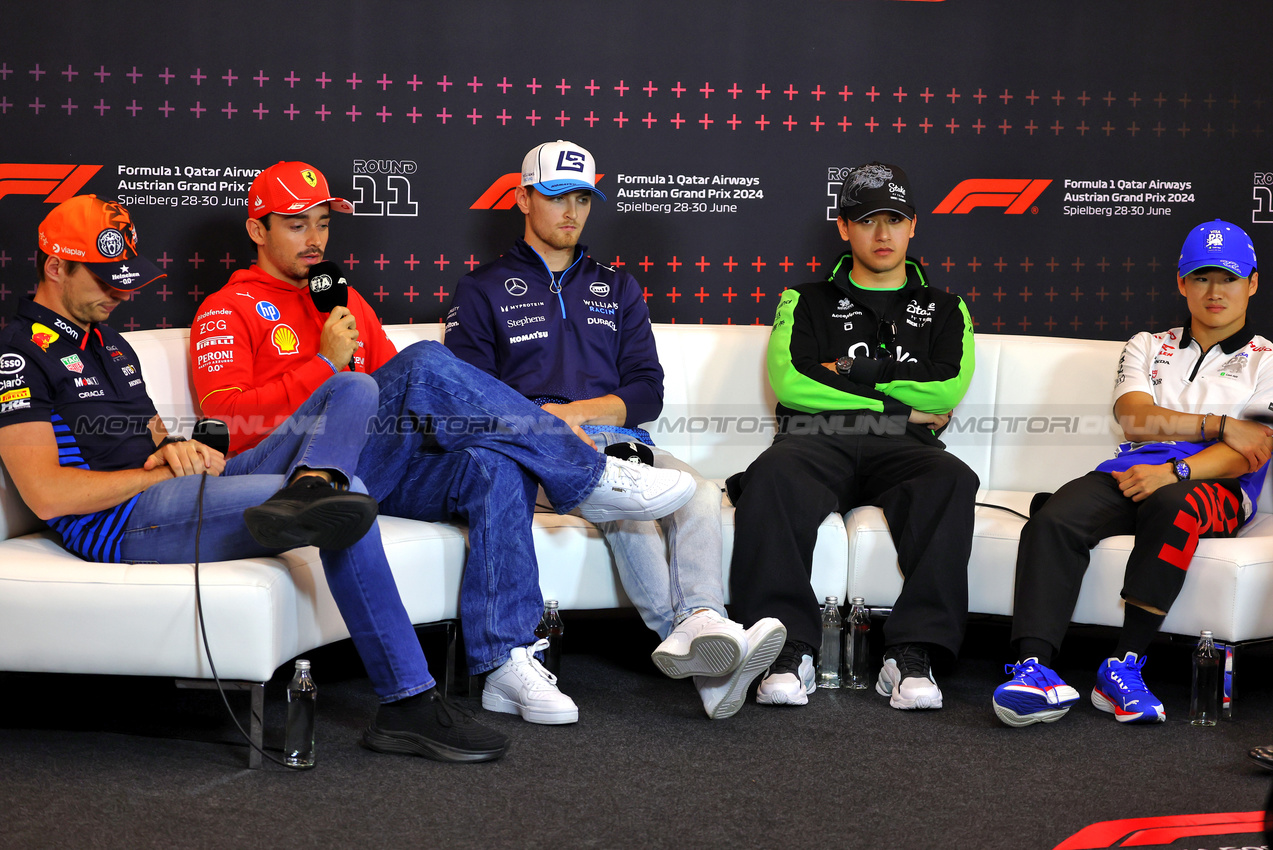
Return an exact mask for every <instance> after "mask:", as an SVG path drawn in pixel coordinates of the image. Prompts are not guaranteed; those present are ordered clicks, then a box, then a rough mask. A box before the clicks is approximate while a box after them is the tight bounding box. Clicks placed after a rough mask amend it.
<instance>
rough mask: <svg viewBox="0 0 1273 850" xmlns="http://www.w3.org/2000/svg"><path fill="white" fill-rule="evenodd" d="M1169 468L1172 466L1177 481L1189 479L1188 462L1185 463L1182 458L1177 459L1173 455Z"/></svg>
mask: <svg viewBox="0 0 1273 850" xmlns="http://www.w3.org/2000/svg"><path fill="white" fill-rule="evenodd" d="M1171 468H1172V472H1175V473H1176V480H1177V481H1188V480H1189V475H1190V472H1191V470H1190V469H1189V464H1187V463H1185V462H1184V461H1183V460H1177V459H1176V458H1174V457H1173V458H1172V459H1171Z"/></svg>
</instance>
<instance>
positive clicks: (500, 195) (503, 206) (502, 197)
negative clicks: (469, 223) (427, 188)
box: [469, 171, 605, 210]
mask: <svg viewBox="0 0 1273 850" xmlns="http://www.w3.org/2000/svg"><path fill="white" fill-rule="evenodd" d="M602 177H605V175H604V174H598V175H597V185H598V186H599V185H601V178H602ZM520 185H522V175H521V172H519V171H514V172H512V173H510V174H505V175H504V176H503V177H500V178H498V179H496V181H495V182H494V183H492V184H491V185H490V188H489V189H487V190H486V191H485V192H483V193H482V196H481V197H480V198H478V199H477V200H476V201H474V202H473V203H472V204H470V205H469V209H471V210H511V209H512V208H513V207H515V206H517V187H518V186H520Z"/></svg>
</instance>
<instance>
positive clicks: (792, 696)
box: [756, 643, 818, 705]
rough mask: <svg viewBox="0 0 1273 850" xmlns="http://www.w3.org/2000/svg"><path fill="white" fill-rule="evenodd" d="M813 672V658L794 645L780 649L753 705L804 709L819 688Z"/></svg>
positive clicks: (761, 683)
mask: <svg viewBox="0 0 1273 850" xmlns="http://www.w3.org/2000/svg"><path fill="white" fill-rule="evenodd" d="M815 676H816V671H815V670H814V669H813V656H812V655H808V654H805V653H801V651H800V650H799V649H798V648H797V647H796V645H795V644H794V643H789V644H786V645H785V646H783V648H782V652H781V653H780V654H779V655H778V658H777V661H776V662H775V663H774V664H773V666H772V667H770V668H769V671H768V672H767V673H766V674H765V678H763V679H761V680H760V687H759V688H757V689H756V702H758V703H760V704H761V705H806V704H807V703H808V702H809V694H811V693H813V692H814V691H815V690H816V689H817V687H818V685H817V681H816V679H815Z"/></svg>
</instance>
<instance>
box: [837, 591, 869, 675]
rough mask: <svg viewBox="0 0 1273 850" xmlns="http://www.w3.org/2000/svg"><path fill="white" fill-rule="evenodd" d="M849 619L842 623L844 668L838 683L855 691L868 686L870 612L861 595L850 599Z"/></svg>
mask: <svg viewBox="0 0 1273 850" xmlns="http://www.w3.org/2000/svg"><path fill="white" fill-rule="evenodd" d="M849 604H850V606H851V607H850V608H849V619H848V620H847V621H846V622H845V624H844V659H843V660H844V669H843V671H842V672H841V674H840V683H841V684H842V685H843V686H844V687H846V688H852V689H853V690H855V691H860V690H864V689H866V688H868V687H870V684H871V683H870V675H871V672H870V668H869V666H868V661H867V655H868V653H869V652H870V648H869V643H868V639H869V638H870V635H871V612H870V611H868V610H867V609H866V602H865V600H864V599H862V597H861V596H855V597H853V599H852V600H851V601H850V603H849Z"/></svg>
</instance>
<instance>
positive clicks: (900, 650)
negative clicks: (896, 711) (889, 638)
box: [875, 643, 941, 709]
mask: <svg viewBox="0 0 1273 850" xmlns="http://www.w3.org/2000/svg"><path fill="white" fill-rule="evenodd" d="M875 692H876V693H878V694H880V695H881V696H886V697H888V698H889V701H888V703H889V705H891V706H893V708H900V709H911V708H941V689H940V688H938V687H937V680H936V679H934V678H933V667H932V664H931V663H930V662H929V660H928V650H926V649H925V648H924V647H923V646H922V645H921V644H918V643H903V644H898V645H897V646H890V647H887V648H885V650H884V666H883V667H881V668H880V678H879V680H878V681H876V683H875Z"/></svg>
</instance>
